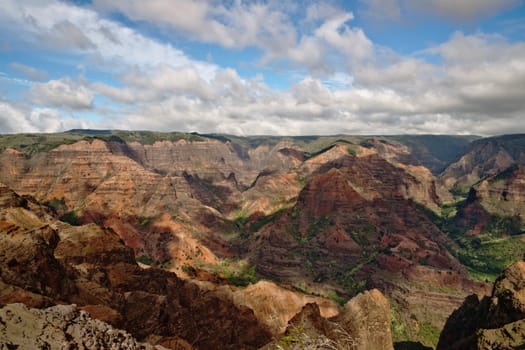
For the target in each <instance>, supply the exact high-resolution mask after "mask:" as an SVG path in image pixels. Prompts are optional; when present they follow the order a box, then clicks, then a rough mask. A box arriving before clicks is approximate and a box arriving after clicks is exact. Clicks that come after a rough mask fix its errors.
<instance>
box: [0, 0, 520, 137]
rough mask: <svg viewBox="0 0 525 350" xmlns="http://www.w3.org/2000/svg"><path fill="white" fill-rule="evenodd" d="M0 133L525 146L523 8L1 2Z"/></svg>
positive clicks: (490, 3)
mask: <svg viewBox="0 0 525 350" xmlns="http://www.w3.org/2000/svg"><path fill="white" fill-rule="evenodd" d="M0 6H1V8H2V13H0V30H1V32H2V35H1V36H0V132H1V133H15V132H54V131H62V130H68V129H71V128H108V129H139V130H161V131H197V132H219V133H231V134H238V135H250V134H275V135H304V134H338V133H348V134H403V133H411V134H420V133H440V134H478V135H496V134H504V133H515V132H525V119H524V117H525V113H524V112H525V89H524V87H525V4H524V1H523V0H462V1H458V0H356V1H300V2H293V1H289V2H286V1H284V2H283V1H275V0H267V1H241V0H229V1H213V0H209V1H205V0H150V1H141V0H126V1H124V0H92V1H78V0H75V1H59V0H0Z"/></svg>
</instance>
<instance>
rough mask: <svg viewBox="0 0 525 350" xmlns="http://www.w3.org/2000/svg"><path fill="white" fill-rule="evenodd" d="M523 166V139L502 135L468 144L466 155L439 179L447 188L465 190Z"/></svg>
mask: <svg viewBox="0 0 525 350" xmlns="http://www.w3.org/2000/svg"><path fill="white" fill-rule="evenodd" d="M514 164H517V165H525V135H523V134H516V135H504V136H497V137H490V138H484V139H480V140H477V141H474V142H472V144H471V145H470V146H469V149H468V151H467V152H466V153H465V154H464V155H463V156H462V157H461V158H460V159H459V160H458V161H457V162H455V163H453V164H451V165H449V166H448V167H447V169H445V171H444V172H443V173H442V174H441V175H440V177H441V179H442V181H443V182H444V183H445V185H446V187H447V188H453V187H456V188H458V189H465V188H467V189H468V188H469V187H470V186H472V185H473V184H475V183H476V182H478V181H479V180H481V179H484V178H486V177H488V176H494V175H497V174H498V173H500V172H502V171H504V170H505V169H507V168H509V167H510V166H512V165H514Z"/></svg>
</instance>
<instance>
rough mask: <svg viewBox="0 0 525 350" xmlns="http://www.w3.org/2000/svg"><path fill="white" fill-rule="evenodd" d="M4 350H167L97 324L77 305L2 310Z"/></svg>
mask: <svg viewBox="0 0 525 350" xmlns="http://www.w3.org/2000/svg"><path fill="white" fill-rule="evenodd" d="M0 347H1V348H2V349H4V348H5V349H18V348H19V349H82V350H89V349H112V350H118V349H130V350H154V349H158V350H160V349H164V348H162V347H160V346H159V347H153V346H152V345H150V344H146V343H139V342H138V341H137V340H136V339H135V338H133V337H132V336H131V335H130V334H129V333H127V332H125V331H122V330H118V329H115V328H113V327H111V326H110V325H108V324H107V323H104V322H102V321H99V320H95V319H93V318H91V317H90V316H89V314H88V313H87V312H85V311H82V310H79V309H78V308H77V307H75V306H73V305H57V306H53V307H49V308H47V309H42V310H39V309H31V308H28V307H27V306H25V305H24V304H9V305H6V306H4V307H3V308H1V309H0Z"/></svg>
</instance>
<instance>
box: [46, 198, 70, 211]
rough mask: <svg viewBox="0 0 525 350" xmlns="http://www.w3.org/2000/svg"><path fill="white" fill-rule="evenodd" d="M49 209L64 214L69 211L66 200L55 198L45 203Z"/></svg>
mask: <svg viewBox="0 0 525 350" xmlns="http://www.w3.org/2000/svg"><path fill="white" fill-rule="evenodd" d="M44 204H45V205H46V206H47V207H49V208H51V209H53V211H54V212H55V213H62V212H65V211H66V210H67V206H66V202H65V201H64V198H60V199H58V198H53V199H52V200H50V201H49V202H46V203H44Z"/></svg>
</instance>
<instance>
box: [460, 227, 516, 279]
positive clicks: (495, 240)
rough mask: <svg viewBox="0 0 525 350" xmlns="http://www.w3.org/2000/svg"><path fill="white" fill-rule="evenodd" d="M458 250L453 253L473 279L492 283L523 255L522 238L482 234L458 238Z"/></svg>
mask: <svg viewBox="0 0 525 350" xmlns="http://www.w3.org/2000/svg"><path fill="white" fill-rule="evenodd" d="M455 241H456V243H457V244H458V246H459V249H457V250H455V251H453V253H454V254H455V255H456V256H457V257H458V259H459V261H460V262H461V263H462V264H463V265H465V266H466V267H467V268H468V269H469V271H470V273H471V276H472V277H473V278H476V279H481V280H482V281H489V282H492V281H494V280H495V279H496V278H497V277H498V276H499V274H500V273H501V271H503V270H504V269H505V268H506V267H507V266H509V265H510V264H512V263H513V262H515V261H517V260H520V259H521V258H522V257H523V255H524V254H525V242H524V241H523V236H522V235H520V236H513V237H501V236H496V235H493V234H484V235H479V236H475V237H468V236H462V237H458V238H457V239H456V240H455Z"/></svg>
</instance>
